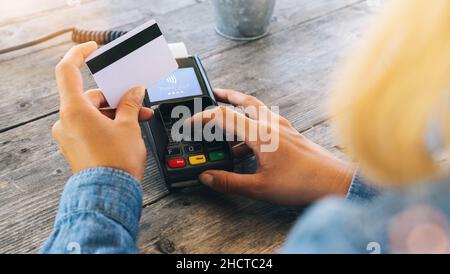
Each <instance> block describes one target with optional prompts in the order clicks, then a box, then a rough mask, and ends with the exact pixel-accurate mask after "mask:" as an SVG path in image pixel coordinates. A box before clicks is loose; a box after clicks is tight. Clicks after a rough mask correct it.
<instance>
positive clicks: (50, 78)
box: [0, 0, 378, 253]
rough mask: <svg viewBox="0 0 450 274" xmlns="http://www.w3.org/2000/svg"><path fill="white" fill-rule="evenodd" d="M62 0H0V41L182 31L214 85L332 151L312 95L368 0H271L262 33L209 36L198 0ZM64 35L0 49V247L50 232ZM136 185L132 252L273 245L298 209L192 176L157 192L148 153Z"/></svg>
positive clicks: (369, 6) (15, 247)
mask: <svg viewBox="0 0 450 274" xmlns="http://www.w3.org/2000/svg"><path fill="white" fill-rule="evenodd" d="M73 2H76V1H67V3H73ZM67 3H66V1H63V0H34V1H27V0H16V1H13V2H11V3H10V4H8V7H5V6H0V37H2V39H1V40H0V48H5V47H8V46H12V45H15V44H18V43H22V42H25V41H28V40H32V39H34V38H36V37H40V36H42V35H45V34H47V33H50V32H53V31H56V30H59V29H62V28H65V27H71V26H77V27H80V28H86V29H95V30H102V29H108V28H116V29H123V30H128V29H130V28H132V27H134V26H136V25H138V24H140V23H142V22H144V21H146V20H148V19H149V18H154V19H156V20H157V21H158V22H159V23H160V26H161V28H162V30H163V32H164V33H165V36H166V38H167V40H168V41H169V42H177V41H183V42H185V43H186V45H187V47H188V49H189V51H190V52H191V53H196V54H199V55H200V57H201V58H202V60H203V62H204V65H205V67H206V70H207V72H208V75H209V78H210V80H211V82H212V84H213V86H214V87H227V88H234V89H237V90H241V91H243V92H246V93H248V94H251V95H254V96H257V97H258V98H260V99H261V100H262V101H264V102H265V103H266V104H268V105H277V106H279V107H280V112H281V114H282V115H284V116H285V117H287V118H288V119H289V120H290V121H291V122H292V123H293V125H294V126H295V127H296V128H297V129H298V130H299V131H300V132H303V133H304V134H305V135H306V136H308V137H309V138H311V139H312V140H314V141H315V142H317V143H319V144H321V145H323V146H325V147H326V148H328V149H330V150H332V151H334V152H335V153H337V154H340V152H339V149H338V147H337V145H336V144H335V143H334V141H333V139H332V138H331V134H330V130H329V128H328V125H327V122H326V121H327V118H328V117H327V114H326V113H327V112H326V111H324V108H323V102H324V98H325V97H326V95H327V92H328V83H329V82H330V74H331V73H332V72H333V71H334V70H335V68H336V63H337V61H338V60H339V59H340V58H342V57H343V56H344V54H345V53H346V52H348V49H349V47H350V46H351V45H353V44H354V43H355V42H356V41H357V40H358V38H359V37H360V36H361V34H363V33H364V31H365V30H366V28H367V26H368V24H369V23H370V19H371V18H373V15H374V14H376V12H377V10H378V8H377V7H376V6H374V5H373V3H374V1H361V0H314V1H308V0H279V1H278V3H277V6H276V10H275V14H274V17H273V19H272V25H271V31H270V34H269V35H268V36H266V37H265V38H263V39H260V40H258V41H254V42H234V41H230V40H226V39H224V38H222V37H220V36H218V35H216V33H215V32H214V28H213V26H214V23H213V16H212V7H211V4H210V1H207V0H182V1H180V0H164V1H158V0H136V1H129V0H82V1H81V4H79V5H75V6H73V5H68V4H67ZM375 3H376V1H375ZM1 5H5V4H1ZM72 45H73V43H72V42H70V39H69V36H68V35H66V36H62V37H59V38H58V39H55V40H52V41H49V42H47V43H44V44H41V45H39V46H36V47H32V48H29V49H25V50H21V51H17V52H14V53H10V54H7V55H0V83H1V84H0V95H1V96H0V110H1V111H0V252H1V253H34V252H37V250H38V249H39V247H40V246H41V245H42V243H43V242H44V241H45V240H46V238H47V237H48V236H49V234H50V232H51V230H52V226H53V222H54V218H55V214H56V210H57V207H58V202H59V198H60V195H61V192H62V190H63V188H64V184H65V182H66V181H67V179H68V177H69V176H70V175H71V173H70V170H69V168H68V166H67V164H66V162H65V161H64V159H63V158H62V156H61V154H60V153H59V151H58V147H57V145H56V143H55V141H54V140H53V139H52V137H51V133H50V129H51V126H52V125H53V123H54V122H55V121H56V120H57V119H58V96H57V90H56V87H55V81H54V73H53V70H54V67H55V64H56V63H57V62H58V61H59V60H60V59H61V57H62V56H63V55H64V53H65V52H66V51H67V50H68V49H69V48H70V47H71V46H72ZM83 75H84V78H85V83H86V88H92V87H95V83H94V82H93V80H92V79H91V77H90V76H89V75H88V73H87V71H86V70H85V69H84V70H83ZM150 154H151V153H150ZM142 187H143V190H144V204H143V211H142V219H141V230H140V237H139V243H138V245H139V249H140V251H141V252H143V253H174V252H175V253H200V252H206V253H209V252H211V253H212V252H221V253H241V252H242V253H255V252H260V253H269V252H275V251H276V250H277V249H278V248H279V247H280V246H281V244H282V243H283V241H284V239H285V238H286V235H287V233H288V231H289V229H290V227H291V226H292V224H293V222H294V221H295V220H296V218H297V217H298V215H299V213H300V212H301V209H299V208H289V207H281V206H276V205H272V204H268V203H264V202H258V201H253V200H250V199H246V198H242V197H238V196H232V195H223V194H219V193H216V192H213V191H211V190H209V189H206V188H205V187H201V186H199V187H193V188H188V189H184V190H182V191H177V192H174V193H168V191H167V189H166V188H165V186H164V185H163V184H162V182H161V178H160V175H159V173H158V171H157V169H156V167H155V164H154V160H153V156H152V155H149V160H148V168H147V171H146V176H145V179H144V181H143V183H142Z"/></svg>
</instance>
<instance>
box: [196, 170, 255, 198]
mask: <svg viewBox="0 0 450 274" xmlns="http://www.w3.org/2000/svg"><path fill="white" fill-rule="evenodd" d="M255 176H256V175H255V174H239V173H234V172H229V171H224V170H208V171H205V172H203V173H202V174H200V176H199V180H200V182H201V183H203V184H204V185H207V186H209V187H211V188H212V189H214V190H217V191H219V192H224V193H233V194H240V195H246V196H252V195H251V193H252V192H253V190H256V189H255V187H256V185H257V184H256V182H257V181H256V178H255Z"/></svg>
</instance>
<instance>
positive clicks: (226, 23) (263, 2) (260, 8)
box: [212, 0, 275, 41]
mask: <svg viewBox="0 0 450 274" xmlns="http://www.w3.org/2000/svg"><path fill="white" fill-rule="evenodd" d="M212 4H213V7H214V16H215V20H216V31H217V33H218V34H220V35H222V36H224V37H226V38H228V39H233V40H245V41H248V40H255V39H259V38H261V37H263V36H265V35H266V34H267V33H268V28H269V25H270V19H271V18H272V14H273V10H274V7H275V0H212Z"/></svg>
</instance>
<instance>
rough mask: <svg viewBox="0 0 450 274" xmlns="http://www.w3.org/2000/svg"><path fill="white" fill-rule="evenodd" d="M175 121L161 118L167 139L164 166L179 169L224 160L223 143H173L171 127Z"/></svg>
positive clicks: (165, 116)
mask: <svg viewBox="0 0 450 274" xmlns="http://www.w3.org/2000/svg"><path fill="white" fill-rule="evenodd" d="M176 121H177V120H176V119H173V118H171V117H170V116H169V117H168V115H167V114H165V115H164V116H163V122H164V127H165V130H166V133H167V136H168V138H169V143H168V145H167V149H166V155H165V157H166V165H167V168H169V169H181V168H186V167H189V166H200V165H208V163H212V162H218V161H222V160H224V159H225V150H224V149H225V147H224V145H225V144H226V143H224V142H223V141H212V142H207V141H183V140H182V141H179V142H177V141H174V140H173V138H172V126H173V124H174V123H175V122H176Z"/></svg>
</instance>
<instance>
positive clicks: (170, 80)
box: [166, 74, 177, 84]
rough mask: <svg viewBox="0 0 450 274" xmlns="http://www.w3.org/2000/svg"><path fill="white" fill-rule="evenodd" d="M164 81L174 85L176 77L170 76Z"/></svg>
mask: <svg viewBox="0 0 450 274" xmlns="http://www.w3.org/2000/svg"><path fill="white" fill-rule="evenodd" d="M166 81H167V83H169V84H176V83H177V77H175V75H174V74H172V75H170V76H169V77H167V79H166Z"/></svg>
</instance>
